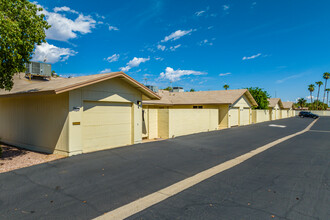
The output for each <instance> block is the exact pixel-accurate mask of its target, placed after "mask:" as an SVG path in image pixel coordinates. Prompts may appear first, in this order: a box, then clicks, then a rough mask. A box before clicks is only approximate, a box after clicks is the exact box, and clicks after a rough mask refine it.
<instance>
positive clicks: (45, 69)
mask: <svg viewBox="0 0 330 220" xmlns="http://www.w3.org/2000/svg"><path fill="white" fill-rule="evenodd" d="M25 74H26V75H27V76H29V77H33V76H40V77H44V78H51V76H52V65H51V64H48V63H37V62H31V63H27V64H26V71H25Z"/></svg>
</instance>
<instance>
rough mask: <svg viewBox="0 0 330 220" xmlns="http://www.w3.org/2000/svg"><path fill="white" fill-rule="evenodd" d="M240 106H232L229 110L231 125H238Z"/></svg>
mask: <svg viewBox="0 0 330 220" xmlns="http://www.w3.org/2000/svg"><path fill="white" fill-rule="evenodd" d="M238 111H239V108H231V109H230V110H229V115H230V126H238V117H239V113H238Z"/></svg>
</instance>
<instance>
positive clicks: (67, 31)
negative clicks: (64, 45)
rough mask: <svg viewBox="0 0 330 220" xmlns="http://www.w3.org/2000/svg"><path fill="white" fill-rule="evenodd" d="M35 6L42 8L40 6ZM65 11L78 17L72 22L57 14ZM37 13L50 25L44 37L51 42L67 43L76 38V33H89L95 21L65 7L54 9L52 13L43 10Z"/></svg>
mask: <svg viewBox="0 0 330 220" xmlns="http://www.w3.org/2000/svg"><path fill="white" fill-rule="evenodd" d="M37 6H38V7H41V8H43V7H42V6H40V5H37ZM55 10H56V11H55ZM67 11H69V12H73V13H75V14H79V15H78V17H77V18H76V19H74V20H72V19H69V18H67V17H65V15H63V14H60V13H58V12H67ZM38 13H39V14H44V15H45V18H46V20H47V22H48V24H49V25H51V28H49V29H48V30H46V36H47V38H48V39H52V40H59V41H68V40H69V39H73V38H76V37H77V33H80V34H87V33H91V32H92V29H93V28H95V24H96V21H95V20H94V19H93V18H92V17H91V16H89V15H87V16H85V15H83V14H82V13H79V12H76V11H74V10H72V9H70V8H69V7H66V6H64V7H56V8H54V12H50V11H47V10H46V9H45V8H43V11H41V12H38Z"/></svg>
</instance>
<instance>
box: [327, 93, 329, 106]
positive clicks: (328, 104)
mask: <svg viewBox="0 0 330 220" xmlns="http://www.w3.org/2000/svg"><path fill="white" fill-rule="evenodd" d="M327 105H329V91H327ZM328 107H329V106H328Z"/></svg>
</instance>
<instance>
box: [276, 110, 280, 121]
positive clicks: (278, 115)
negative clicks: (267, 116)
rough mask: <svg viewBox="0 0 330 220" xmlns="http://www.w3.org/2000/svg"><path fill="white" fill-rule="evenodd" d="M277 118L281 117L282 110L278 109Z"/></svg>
mask: <svg viewBox="0 0 330 220" xmlns="http://www.w3.org/2000/svg"><path fill="white" fill-rule="evenodd" d="M276 119H281V110H279V109H277V110H276Z"/></svg>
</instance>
